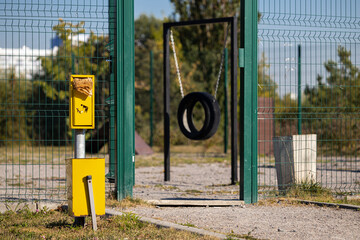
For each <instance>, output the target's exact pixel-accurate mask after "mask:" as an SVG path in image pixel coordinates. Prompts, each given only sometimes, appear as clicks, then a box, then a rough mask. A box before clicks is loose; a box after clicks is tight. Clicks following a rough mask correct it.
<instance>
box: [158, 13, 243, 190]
mask: <svg viewBox="0 0 360 240" xmlns="http://www.w3.org/2000/svg"><path fill="white" fill-rule="evenodd" d="M223 22H227V23H228V24H229V25H228V28H227V29H228V30H229V29H231V183H232V184H235V183H236V181H237V180H238V174H237V148H236V146H237V116H236V106H237V99H236V97H237V80H236V79H237V67H236V65H237V34H236V29H237V26H236V24H237V23H236V17H226V18H212V19H202V20H194V21H181V22H168V23H164V24H163V38H164V46H163V47H164V168H165V175H164V180H165V181H169V180H170V63H169V59H170V57H169V37H170V39H171V43H172V47H173V52H174V58H175V65H176V69H177V76H178V81H179V85H180V92H181V96H182V100H181V102H180V104H179V108H178V115H177V118H178V123H179V126H180V130H181V131H182V133H183V134H184V135H185V136H186V137H188V138H189V139H192V140H205V139H208V138H210V137H211V136H213V135H214V134H215V132H216V130H217V128H218V125H219V121H220V107H219V104H218V103H217V101H216V93H217V89H218V85H219V80H220V75H221V71H222V65H223V61H224V52H225V51H224V52H223V54H222V59H221V64H220V70H219V74H218V79H217V83H216V88H215V94H214V96H212V95H210V94H209V93H204V92H193V93H190V94H188V95H186V96H184V92H183V89H182V82H181V75H180V69H179V66H178V62H177V57H176V51H175V44H174V39H173V36H172V31H171V28H172V27H178V26H191V25H201V24H214V23H223ZM227 35H228V34H227V33H226V37H225V41H224V48H223V49H225V44H226V40H227ZM197 102H200V103H201V105H202V107H203V108H204V112H205V121H204V124H203V126H202V128H201V129H200V130H199V131H198V130H197V129H196V127H195V126H194V124H193V119H192V111H193V108H194V106H195V104H196V103H197Z"/></svg>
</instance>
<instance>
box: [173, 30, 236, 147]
mask: <svg viewBox="0 0 360 240" xmlns="http://www.w3.org/2000/svg"><path fill="white" fill-rule="evenodd" d="M229 26H230V24H229V25H228V28H227V31H226V36H225V40H224V47H223V50H224V49H225V46H226V40H227V36H228V32H229ZM170 39H171V44H172V48H173V53H174V60H175V65H176V72H177V75H178V80H179V85H180V92H181V96H182V99H181V101H180V104H179V107H178V112H177V120H178V124H179V127H180V131H181V132H182V133H183V134H184V135H185V136H186V137H187V138H189V139H191V140H206V139H209V138H211V137H212V136H213V135H214V134H215V133H216V131H217V129H218V127H219V123H220V113H221V112H220V106H219V103H218V101H216V93H217V89H218V85H219V80H220V76H221V72H222V65H223V62H224V52H223V53H222V56H221V64H220V69H219V74H218V79H217V83H216V88H215V96H213V95H211V94H209V93H207V92H191V93H189V94H187V95H186V96H184V93H183V89H182V83H181V76H180V68H179V65H178V62H177V57H176V51H175V44H174V38H173V34H172V31H171V32H170ZM197 103H200V104H201V106H202V107H203V109H204V115H205V119H204V123H203V126H202V127H201V129H200V130H198V129H197V128H196V127H195V125H194V122H193V110H194V107H195V105H196V104H197Z"/></svg>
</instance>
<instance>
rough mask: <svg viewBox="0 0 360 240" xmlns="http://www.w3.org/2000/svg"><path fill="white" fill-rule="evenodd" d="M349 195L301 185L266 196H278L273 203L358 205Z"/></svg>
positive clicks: (319, 186)
mask: <svg viewBox="0 0 360 240" xmlns="http://www.w3.org/2000/svg"><path fill="white" fill-rule="evenodd" d="M350 195H351V194H349V193H334V192H332V191H331V189H328V188H324V187H322V186H321V185H320V183H301V184H297V185H294V186H292V187H291V188H289V189H288V190H287V191H285V192H280V193H279V192H278V191H275V190H274V191H272V192H270V194H269V192H268V196H280V198H276V199H275V200H274V202H277V201H278V200H281V201H282V202H283V201H284V199H286V200H289V201H291V200H294V199H301V200H309V201H316V202H326V203H338V204H352V205H360V198H353V197H352V196H350ZM259 202H261V201H259ZM265 202H266V204H269V203H271V200H269V199H267V200H265ZM295 202H296V201H295ZM295 202H294V203H295ZM260 204H261V203H260Z"/></svg>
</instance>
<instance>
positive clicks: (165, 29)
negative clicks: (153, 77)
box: [163, 24, 170, 181]
mask: <svg viewBox="0 0 360 240" xmlns="http://www.w3.org/2000/svg"><path fill="white" fill-rule="evenodd" d="M163 41H164V43H163V47H164V62H163V64H164V171H165V175H164V181H170V59H169V28H168V26H167V25H166V24H164V25H163Z"/></svg>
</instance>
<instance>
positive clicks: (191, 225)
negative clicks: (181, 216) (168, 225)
mask: <svg viewBox="0 0 360 240" xmlns="http://www.w3.org/2000/svg"><path fill="white" fill-rule="evenodd" d="M179 224H180V225H183V226H186V227H194V228H196V226H195V225H194V224H192V223H189V222H186V223H179Z"/></svg>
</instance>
